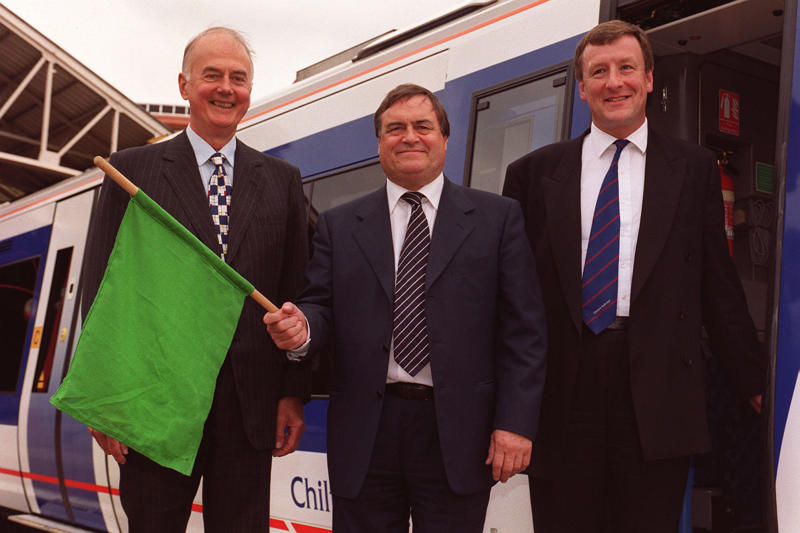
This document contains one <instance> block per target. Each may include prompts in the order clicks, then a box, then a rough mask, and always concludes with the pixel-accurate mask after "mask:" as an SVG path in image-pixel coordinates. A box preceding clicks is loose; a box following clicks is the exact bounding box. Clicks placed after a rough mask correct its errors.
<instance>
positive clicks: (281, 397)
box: [83, 28, 310, 533]
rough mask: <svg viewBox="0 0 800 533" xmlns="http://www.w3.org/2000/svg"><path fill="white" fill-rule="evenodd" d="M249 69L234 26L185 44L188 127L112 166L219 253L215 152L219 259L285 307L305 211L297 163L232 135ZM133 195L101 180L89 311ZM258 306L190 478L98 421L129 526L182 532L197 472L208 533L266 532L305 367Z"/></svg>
mask: <svg viewBox="0 0 800 533" xmlns="http://www.w3.org/2000/svg"><path fill="white" fill-rule="evenodd" d="M252 71H253V65H252V59H251V53H250V49H249V47H248V45H247V43H246V41H245V40H244V39H243V38H242V36H241V35H240V34H238V33H237V32H235V31H234V30H230V29H228V28H210V29H208V30H206V31H204V32H202V33H201V34H199V35H198V36H197V37H195V38H194V39H193V40H192V41H190V42H189V44H188V45H187V47H186V50H185V52H184V58H183V67H182V72H181V73H180V75H179V78H178V79H179V87H180V91H181V95H182V96H183V98H184V99H186V100H188V101H189V103H190V106H191V115H190V120H189V127H188V128H187V129H186V131H184V132H182V133H181V134H180V135H178V136H177V137H175V138H173V139H171V140H169V141H167V142H164V143H158V144H154V145H150V146H144V147H138V148H132V149H128V150H123V151H121V152H118V153H116V154H114V155H112V157H111V163H112V164H113V165H114V166H115V167H117V168H118V169H119V170H120V171H121V172H122V173H123V174H125V175H126V176H127V177H128V178H129V179H131V181H133V182H134V183H136V184H137V185H138V186H139V187H141V188H142V190H144V191H145V192H146V193H147V194H148V195H149V196H150V197H151V198H152V199H153V200H155V201H156V202H157V203H159V204H160V205H161V206H162V207H163V208H164V209H166V210H167V211H168V212H169V213H170V214H172V215H173V216H174V217H175V218H176V219H177V220H178V221H179V222H180V223H181V224H183V226H185V227H186V228H187V229H188V230H189V231H191V232H192V233H193V234H195V235H196V236H197V237H198V238H199V239H200V240H201V241H203V242H204V243H205V244H206V245H207V246H208V247H209V248H211V249H212V250H214V251H216V252H217V253H221V252H222V251H223V248H222V242H221V241H220V240H218V235H217V232H216V227H215V224H214V222H213V220H212V217H211V212H210V210H209V199H208V193H207V191H208V186H209V180H210V177H211V175H212V174H213V173H214V172H215V165H214V164H213V163H212V162H211V161H210V157H211V155H212V154H216V153H221V154H222V156H223V158H224V163H223V166H224V168H225V173H226V179H227V181H232V183H227V185H231V186H232V189H231V191H232V192H231V195H230V197H231V202H230V209H229V224H228V226H229V231H228V242H227V252H226V253H225V254H224V257H225V260H226V261H227V262H228V263H229V264H230V265H231V266H232V267H233V268H234V269H235V270H237V271H238V272H239V273H240V274H242V275H243V276H244V277H245V278H246V279H248V280H249V281H250V282H251V283H253V285H254V286H255V287H256V288H257V289H258V290H260V291H261V292H262V293H264V294H266V295H267V296H268V297H269V298H272V299H275V301H281V302H282V301H284V300H287V299H291V298H293V297H294V296H295V294H296V292H297V291H298V290H299V289H300V287H301V283H302V276H303V270H304V267H305V262H306V259H307V242H306V228H305V208H304V201H303V193H302V189H301V185H300V174H299V172H298V170H297V168H295V167H293V166H291V165H289V164H287V163H285V162H283V161H280V160H278V159H275V158H273V157H270V156H267V155H264V154H262V153H260V152H258V151H256V150H253V149H252V148H249V147H248V146H246V145H244V144H243V143H241V142H239V141H237V140H236V138H235V136H234V135H235V133H236V126H237V124H238V123H239V121H240V120H241V118H242V116H243V115H244V113H245V112H246V111H247V108H248V107H249V104H250V91H251V87H252ZM127 202H128V197H127V194H126V193H125V192H124V191H122V189H120V188H119V187H117V186H116V185H114V184H109V183H108V180H107V181H106V183H104V185H103V188H102V191H101V194H100V198H99V200H98V204H97V207H96V209H95V212H94V215H93V219H92V223H91V227H90V231H89V240H88V243H87V252H86V253H87V260H86V263H85V265H86V266H85V269H84V273H83V297H84V298H85V301H84V305H83V309H84V310H88V308H89V305H90V304H91V302H92V300H93V299H94V296H95V294H96V292H97V288H98V286H99V284H100V281H101V279H102V276H103V272H104V270H105V266H106V263H107V259H108V255H109V253H110V251H111V248H112V246H113V244H114V239H115V237H116V232H117V228H118V226H119V223H120V221H121V219H122V215H123V213H124V210H125V207H126V205H127ZM261 315H262V312H261V311H259V308H258V306H257V305H256V304H254V302H252V301H250V299H248V301H246V302H245V305H244V308H243V310H242V314H241V317H240V319H239V324H238V326H237V329H236V333H235V335H234V338H233V342H232V344H231V347H230V349H229V351H228V354H227V357H226V359H225V362H224V364H223V366H222V369H221V370H220V373H219V376H218V378H217V386H216V389H215V392H214V400H213V404H212V407H211V412H210V413H209V415H208V418H207V420H206V425H205V430H204V433H203V440H202V443H201V445H200V451H199V453H198V456H197V459H196V461H195V466H194V471H193V472H192V475H191V476H188V477H187V476H183V475H181V474H179V473H177V472H175V471H173V470H170V469H167V468H164V467H162V466H160V465H158V464H156V463H154V462H153V461H151V460H149V459H147V458H146V457H144V456H143V455H141V454H138V453H136V451H135V450H133V449H128V448H127V447H126V446H125V445H124V443H120V442H118V441H116V440H114V439H112V438H110V437H108V436H106V435H103V434H101V433H99V432H97V431H95V430H93V429H90V432H91V433H92V434H93V435H94V437H95V439H96V440H97V442H98V444H100V446H101V447H102V448H103V450H104V451H105V452H106V453H107V454H111V455H113V456H114V458H115V459H116V460H117V462H118V463H120V497H121V499H122V504H123V507H124V509H125V512H126V514H127V515H128V521H129V526H130V531H132V532H148V533H150V532H156V531H163V532H178V531H181V532H182V531H185V528H186V523H187V521H188V519H189V515H190V513H191V509H192V500H193V497H194V495H195V493H196V491H197V487H198V485H199V482H200V478H201V477H202V478H203V518H204V523H205V528H206V531H225V532H233V531H242V532H248V533H249V532H253V531H267V529H268V523H269V522H268V509H269V474H270V461H271V455H274V456H282V455H286V454H287V453H290V452H292V451H294V449H295V448H296V447H297V444H298V442H299V440H300V436H301V434H302V432H303V429H304V423H303V413H302V399H303V398H305V397H307V396H308V387H309V378H310V376H309V374H308V367H307V365H288V364H287V363H285V359H284V357H283V354H282V353H280V352H279V350H278V349H277V348H276V347H275V345H274V344H273V343H272V341H271V340H270V339H269V338H268V336H267V334H266V332H264V330H263V328H262V327H261ZM185 319H186V320H192V317H191V316H187V317H185ZM113 356H114V354H109V357H113Z"/></svg>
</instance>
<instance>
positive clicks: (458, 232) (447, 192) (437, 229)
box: [425, 178, 475, 288]
mask: <svg viewBox="0 0 800 533" xmlns="http://www.w3.org/2000/svg"><path fill="white" fill-rule="evenodd" d="M474 209H475V206H474V205H473V204H472V202H471V201H470V200H469V198H467V196H466V195H465V194H464V193H463V192H462V191H461V189H459V188H458V187H456V186H455V185H453V184H452V183H450V181H449V180H448V179H447V178H445V179H444V186H443V188H442V196H441V198H440V200H439V208H438V209H437V212H436V223H435V224H434V226H433V235H432V237H431V252H430V256H429V259H428V271H427V273H426V275H425V285H426V288H430V287H431V285H433V283H434V282H435V281H436V279H437V278H438V277H439V276H440V275H441V274H442V271H444V269H445V267H446V266H447V264H448V263H449V262H450V260H451V259H452V258H453V256H454V255H455V253H456V251H457V250H458V249H459V247H460V246H461V243H463V242H464V239H466V238H467V235H469V234H470V233H471V232H472V230H473V229H474V227H475V224H474V222H473V221H472V220H470V218H469V213H470V212H472V211H473V210H474Z"/></svg>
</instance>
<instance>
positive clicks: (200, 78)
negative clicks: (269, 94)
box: [178, 33, 252, 148]
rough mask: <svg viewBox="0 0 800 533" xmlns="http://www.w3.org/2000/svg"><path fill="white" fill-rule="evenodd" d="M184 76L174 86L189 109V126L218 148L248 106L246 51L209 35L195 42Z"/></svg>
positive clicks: (229, 40)
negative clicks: (187, 103)
mask: <svg viewBox="0 0 800 533" xmlns="http://www.w3.org/2000/svg"><path fill="white" fill-rule="evenodd" d="M188 74H189V75H188V77H186V76H184V74H183V73H181V74H180V75H179V76H178V85H179V87H180V91H181V96H182V97H183V99H184V100H188V101H189V105H190V108H191V112H190V117H189V124H190V125H191V126H192V129H193V130H194V131H195V132H196V133H197V134H198V135H200V137H202V138H203V139H205V140H206V142H208V143H209V144H211V145H212V146H214V147H215V148H221V147H222V146H223V145H224V144H225V143H226V142H227V141H229V140H230V139H231V138H232V137H233V135H234V134H235V133H236V126H237V124H239V121H240V120H241V119H242V117H243V116H244V114H245V112H246V111H247V108H248V107H250V91H251V89H252V72H251V65H250V60H249V59H248V56H247V52H246V51H245V49H244V48H243V47H242V45H241V44H239V43H238V42H237V41H236V40H235V39H234V38H233V37H231V36H230V35H227V34H224V33H211V34H209V35H206V36H204V37H201V38H200V40H199V41H198V42H197V43H195V46H194V49H193V50H192V51H191V54H190V56H189V73H188ZM220 142H222V144H219V143H220ZM217 144H219V146H217Z"/></svg>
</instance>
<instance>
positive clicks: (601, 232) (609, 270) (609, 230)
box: [581, 139, 629, 334]
mask: <svg viewBox="0 0 800 533" xmlns="http://www.w3.org/2000/svg"><path fill="white" fill-rule="evenodd" d="M628 142H629V141H628V140H626V139H617V140H616V141H614V144H615V145H616V147H617V150H616V152H614V159H613V160H612V161H611V166H610V167H609V169H608V172H606V176H605V178H604V179H603V184H602V185H601V186H600V192H599V193H598V195H597V203H596V204H595V207H594V218H593V219H592V231H591V233H590V234H589V246H588V248H587V250H586V261H585V262H584V265H583V283H582V286H581V301H582V316H583V322H584V323H585V324H586V325H587V326H588V327H589V329H591V330H592V331H593V332H594V333H595V334H597V333H600V332H601V331H603V330H604V329H606V327H608V325H609V324H611V323H612V322H613V321H614V320H615V319H616V318H617V279H618V277H619V173H618V170H617V169H618V164H619V156H620V154H621V153H622V149H623V148H625V146H627V144H628Z"/></svg>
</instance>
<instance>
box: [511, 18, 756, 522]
mask: <svg viewBox="0 0 800 533" xmlns="http://www.w3.org/2000/svg"><path fill="white" fill-rule="evenodd" d="M575 73H576V77H577V79H578V86H579V88H580V95H581V98H582V99H583V100H585V101H586V102H587V103H588V104H589V109H590V111H591V115H592V126H591V129H590V130H589V131H588V132H586V133H585V134H584V135H582V136H581V137H579V138H577V139H573V140H571V141H567V142H562V143H557V144H553V145H550V146H547V147H544V148H542V149H540V150H537V151H535V152H533V153H531V154H528V155H526V156H524V157H523V158H521V159H519V160H518V161H516V162H514V163H512V164H511V165H509V167H508V170H507V174H506V183H505V190H504V194H505V195H506V196H509V197H511V198H514V199H516V200H519V202H520V203H521V204H522V208H523V211H524V214H525V219H526V229H527V232H528V239H529V240H530V244H531V246H532V248H533V251H534V255H535V256H536V263H537V267H538V269H539V276H540V279H541V281H542V288H543V294H544V301H545V306H546V308H547V323H548V330H549V335H548V339H549V348H548V362H547V365H548V368H547V382H546V385H545V392H544V399H543V402H542V413H541V425H540V428H539V434H538V438H537V441H536V445H535V447H534V455H535V458H536V460H535V461H534V464H533V468H532V476H531V478H530V480H531V493H532V501H533V517H534V524H535V530H536V533H550V532H553V531H555V532H564V533H596V532H607V533H636V532H639V533H661V532H663V533H675V531H677V529H678V520H679V517H680V513H681V503H682V499H683V494H684V488H685V486H686V478H687V471H688V466H689V456H690V455H691V454H694V453H701V452H704V451H707V450H708V449H709V447H710V442H709V434H708V427H707V422H706V408H705V376H704V366H705V362H704V358H703V355H702V353H701V338H702V331H703V327H704V326H705V329H706V331H707V332H708V335H709V337H710V339H711V342H712V346H713V350H714V353H715V354H716V355H718V356H719V357H721V358H722V359H723V362H725V363H726V364H727V367H728V369H729V371H730V372H729V375H730V377H731V378H732V380H733V382H734V383H735V384H736V385H737V386H738V388H739V391H740V392H741V395H742V397H743V398H749V399H750V400H751V403H752V405H753V406H754V408H756V409H757V410H758V409H760V400H761V397H760V392H759V391H760V390H761V379H762V378H761V376H762V374H761V367H760V364H759V360H758V358H757V356H756V354H757V352H758V347H757V342H756V334H755V328H754V327H753V323H752V321H751V319H750V316H749V315H748V313H747V305H746V303H745V299H744V293H743V291H742V287H741V284H740V281H739V279H738V277H737V275H736V271H735V270H734V267H733V264H732V262H731V260H730V257H729V256H728V247H727V243H726V239H725V234H724V225H723V207H722V196H721V193H720V175H719V169H718V168H717V165H716V160H715V157H714V155H713V154H712V153H711V152H709V151H707V150H705V149H702V148H700V147H698V146H696V145H693V144H689V143H687V142H683V141H679V140H677V139H671V138H668V137H665V136H664V135H661V134H659V133H658V132H657V131H655V130H654V129H652V128H648V125H647V119H646V117H645V104H646V101H647V94H648V93H649V92H651V91H652V90H653V52H652V49H651V47H650V43H649V42H648V39H647V36H646V35H645V33H644V32H643V31H642V30H641V29H640V28H638V27H636V26H633V25H631V24H627V23H625V22H621V21H611V22H607V23H603V24H600V25H599V26H596V27H595V28H593V29H592V30H591V31H589V33H587V34H586V36H584V37H583V39H582V40H581V42H580V43H579V45H578V47H577V50H576V52H575ZM599 221H602V223H599ZM600 280H602V282H600V283H598V281H600ZM745 401H746V400H745Z"/></svg>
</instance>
